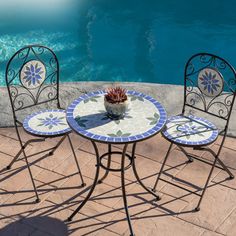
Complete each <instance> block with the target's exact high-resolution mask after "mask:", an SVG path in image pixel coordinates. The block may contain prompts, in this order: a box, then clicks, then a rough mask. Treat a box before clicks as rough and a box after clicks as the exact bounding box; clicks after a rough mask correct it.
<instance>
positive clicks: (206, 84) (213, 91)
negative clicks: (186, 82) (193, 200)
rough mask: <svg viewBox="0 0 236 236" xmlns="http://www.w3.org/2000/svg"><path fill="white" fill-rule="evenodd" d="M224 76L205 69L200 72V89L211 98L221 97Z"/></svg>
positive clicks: (215, 71)
mask: <svg viewBox="0 0 236 236" xmlns="http://www.w3.org/2000/svg"><path fill="white" fill-rule="evenodd" d="M223 85H224V82H223V78H222V75H221V74H220V73H219V72H218V71H217V70H216V69H212V68H205V69H203V70H201V71H200V72H199V75H198V87H199V89H200V90H201V92H202V93H203V94H205V95H206V96H209V97H215V96H217V95H219V94H220V93H221V92H222V90H223Z"/></svg>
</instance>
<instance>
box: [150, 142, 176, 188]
mask: <svg viewBox="0 0 236 236" xmlns="http://www.w3.org/2000/svg"><path fill="white" fill-rule="evenodd" d="M172 146H173V143H171V144H170V146H169V149H168V151H167V153H166V156H165V159H164V161H163V163H162V166H161V169H160V171H159V173H158V176H157V180H156V182H155V184H154V186H153V189H152V191H153V192H156V187H157V184H158V181H159V179H160V177H161V174H162V171H163V169H164V166H165V164H166V161H167V158H168V156H169V154H170V150H171V148H172Z"/></svg>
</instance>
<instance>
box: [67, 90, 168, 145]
mask: <svg viewBox="0 0 236 236" xmlns="http://www.w3.org/2000/svg"><path fill="white" fill-rule="evenodd" d="M104 95H105V91H96V92H93V93H90V94H86V95H83V96H81V97H80V98H78V99H77V100H75V101H74V102H73V103H72V104H71V105H70V106H69V107H68V109H67V121H68V123H69V124H70V126H71V127H72V129H74V130H75V131H76V132H77V133H78V134H81V135H82V136H85V137H87V138H89V139H93V140H97V141H109V142H115V143H122V142H134V141H137V140H142V139H145V138H147V137H149V136H152V135H154V134H156V133H158V132H159V131H160V130H161V129H162V128H163V126H164V124H165V122H166V112H165V109H164V108H163V107H162V105H161V104H160V103H159V102H157V101H156V100H155V99H154V98H152V97H150V96H147V95H145V94H142V93H138V92H135V91H127V95H128V98H129V108H128V111H127V114H126V115H125V116H124V118H122V119H120V120H112V119H110V118H109V117H108V116H107V114H106V111H105V108H104ZM95 100H96V101H95Z"/></svg>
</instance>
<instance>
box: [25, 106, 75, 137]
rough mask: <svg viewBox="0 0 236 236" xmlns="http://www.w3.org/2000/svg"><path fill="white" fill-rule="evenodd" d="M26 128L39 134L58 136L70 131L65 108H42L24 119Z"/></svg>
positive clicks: (32, 132) (34, 133)
mask: <svg viewBox="0 0 236 236" xmlns="http://www.w3.org/2000/svg"><path fill="white" fill-rule="evenodd" d="M23 127H24V129H25V130H26V131H27V132H29V133H31V134H33V135H38V136H57V135H62V134H65V133H67V132H70V131H71V129H70V127H69V125H68V124H67V121H66V112H65V111H64V110H42V111H39V112H35V113H33V114H31V115H29V116H27V117H26V118H25V119H24V122H23Z"/></svg>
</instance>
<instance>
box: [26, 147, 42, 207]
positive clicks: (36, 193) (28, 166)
mask: <svg viewBox="0 0 236 236" xmlns="http://www.w3.org/2000/svg"><path fill="white" fill-rule="evenodd" d="M22 152H23V155H24V159H25V162H26V165H27V168H28V171H29V174H30V178H31V182H32V184H33V188H34V192H35V195H36V200H35V202H36V203H39V202H40V199H39V195H38V191H37V188H36V185H35V182H34V179H33V174H32V171H31V169H30V165H29V162H28V158H27V156H26V153H25V150H24V149H23V151H22Z"/></svg>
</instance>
